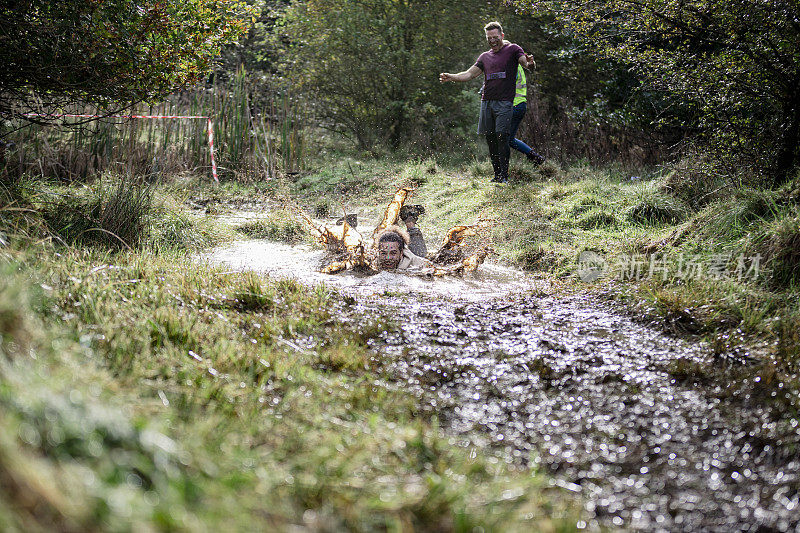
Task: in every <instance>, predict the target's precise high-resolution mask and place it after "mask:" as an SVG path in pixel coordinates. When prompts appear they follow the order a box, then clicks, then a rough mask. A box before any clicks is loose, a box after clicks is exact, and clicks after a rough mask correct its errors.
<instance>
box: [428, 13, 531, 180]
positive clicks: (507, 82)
mask: <svg viewBox="0 0 800 533" xmlns="http://www.w3.org/2000/svg"><path fill="white" fill-rule="evenodd" d="M483 29H484V31H485V32H486V41H487V42H488V43H489V48H490V50H488V51H486V52H484V53H482V54H481V55H480V56H479V57H478V60H477V61H475V64H474V65H472V66H471V67H469V68H468V69H467V70H465V71H463V72H459V73H458V74H450V73H449V72H442V73H441V74H439V81H440V82H441V83H444V82H447V81H460V82H464V81H469V80H471V79H474V78H477V77H478V76H479V75H480V74H481V72H482V73H483V75H484V81H483V90H482V91H481V114H480V118H479V119H478V134H479V135H485V136H486V144H487V146H488V147H489V157H490V158H491V160H492V168H493V169H494V178H492V181H493V182H495V183H505V182H507V181H508V158H509V156H510V154H511V148H510V146H509V143H508V141H509V134H510V133H511V121H512V119H513V114H514V106H513V103H514V95H515V93H516V80H517V65H522V66H523V67H524V68H528V66H529V65H533V56H532V55H530V54H526V53H525V52H524V51H523V50H522V48H521V47H520V46H519V45H516V44H514V43H510V42H507V41H505V42H504V41H503V37H504V34H503V27H502V26H501V25H500V23H499V22H490V23H489V24H487V25H486V26H485V27H484V28H483Z"/></svg>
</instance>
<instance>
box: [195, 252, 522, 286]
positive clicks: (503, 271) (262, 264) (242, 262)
mask: <svg viewBox="0 0 800 533" xmlns="http://www.w3.org/2000/svg"><path fill="white" fill-rule="evenodd" d="M323 256H324V251H322V250H320V249H317V248H314V247H311V246H308V245H297V246H291V245H287V244H280V243H275V242H269V241H264V240H248V241H237V242H235V243H232V244H230V245H227V246H223V247H220V248H217V249H215V250H213V251H212V252H211V253H209V254H206V255H205V256H203V258H204V259H207V260H208V261H210V262H211V263H214V264H222V265H226V266H228V267H230V268H231V269H233V270H252V271H253V272H259V273H264V274H268V275H269V276H270V277H274V278H293V279H296V280H297V281H300V282H302V283H305V284H307V285H317V284H320V283H324V284H325V285H328V286H331V287H336V288H339V289H343V290H345V291H346V292H348V293H351V294H352V293H355V294H358V295H362V296H370V295H374V294H382V293H386V292H391V293H396V294H413V293H418V294H427V295H431V296H437V297H446V298H457V299H464V300H469V301H479V300H484V299H486V298H494V297H498V296H502V295H505V294H509V293H512V292H516V293H519V292H522V291H526V290H530V289H533V288H535V284H534V281H533V280H532V279H530V278H529V277H528V276H525V274H523V273H522V272H519V271H517V270H513V269H510V268H505V267H502V266H500V265H494V264H489V263H486V264H484V265H483V266H481V267H480V268H479V269H478V271H477V272H473V273H468V274H466V275H464V277H453V276H448V277H444V278H437V279H428V278H425V277H421V276H416V275H410V274H406V273H402V272H380V273H378V274H375V275H372V276H366V275H361V274H356V273H354V272H342V273H339V274H334V275H330V274H322V273H321V272H319V267H320V265H321V263H322V259H323Z"/></svg>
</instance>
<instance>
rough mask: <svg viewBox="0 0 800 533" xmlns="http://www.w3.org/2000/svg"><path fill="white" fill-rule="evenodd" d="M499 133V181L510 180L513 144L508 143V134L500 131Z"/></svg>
mask: <svg viewBox="0 0 800 533" xmlns="http://www.w3.org/2000/svg"><path fill="white" fill-rule="evenodd" d="M496 135H497V148H498V150H497V152H498V153H497V160H498V165H499V166H500V173H499V178H500V179H499V181H501V182H506V181H508V159H509V158H510V157H511V146H510V145H509V144H508V140H509V139H508V135H507V134H505V133H498V134H496Z"/></svg>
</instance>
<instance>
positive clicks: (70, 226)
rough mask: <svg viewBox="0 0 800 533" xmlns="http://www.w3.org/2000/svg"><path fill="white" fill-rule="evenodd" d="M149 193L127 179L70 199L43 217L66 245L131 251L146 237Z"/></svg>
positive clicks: (118, 179) (149, 207) (101, 186)
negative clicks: (71, 243) (73, 243)
mask: <svg viewBox="0 0 800 533" xmlns="http://www.w3.org/2000/svg"><path fill="white" fill-rule="evenodd" d="M151 206H152V192H151V188H150V186H149V185H146V184H143V183H141V182H139V181H137V180H135V179H133V178H132V177H131V176H129V175H123V176H122V177H120V178H116V179H114V180H113V181H112V183H111V184H110V185H108V184H106V183H103V182H102V181H101V185H100V187H99V188H98V189H97V190H96V191H92V192H90V193H89V194H88V195H86V196H84V197H82V198H79V197H70V198H67V199H65V200H63V201H61V202H59V203H57V204H56V205H55V206H54V207H52V208H51V209H50V210H49V211H47V212H46V213H45V217H46V220H47V222H48V227H49V229H50V230H51V231H52V232H53V233H54V234H55V235H57V236H59V237H60V238H61V239H63V240H64V241H66V242H81V243H85V244H90V245H99V246H103V247H106V248H109V249H112V250H119V249H123V248H125V249H131V248H135V247H137V246H139V245H140V244H141V243H142V242H143V241H144V239H145V238H146V237H147V232H148V228H149V225H148V223H147V219H148V216H149V214H150V209H151Z"/></svg>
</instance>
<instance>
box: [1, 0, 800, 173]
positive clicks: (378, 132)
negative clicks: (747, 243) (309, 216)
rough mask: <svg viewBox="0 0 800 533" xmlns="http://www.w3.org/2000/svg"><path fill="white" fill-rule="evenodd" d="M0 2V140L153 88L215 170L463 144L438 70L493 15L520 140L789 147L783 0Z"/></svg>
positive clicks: (722, 151)
mask: <svg viewBox="0 0 800 533" xmlns="http://www.w3.org/2000/svg"><path fill="white" fill-rule="evenodd" d="M56 6H58V7H56ZM3 11H4V15H5V16H6V17H5V18H6V20H8V21H9V23H8V25H7V27H6V28H5V29H4V30H3V32H2V34H1V37H0V39H2V41H3V52H2V60H3V63H4V65H6V67H7V68H5V69H4V71H3V73H2V81H0V91H2V92H3V94H4V98H3V104H2V106H0V113H2V116H3V117H4V120H3V124H2V135H3V137H4V139H7V140H14V139H13V137H14V135H17V137H18V140H19V135H20V134H21V133H20V131H17V132H16V133H12V132H14V131H15V130H18V128H22V131H23V132H28V134H29V135H30V132H31V131H32V130H31V128H29V127H27V126H26V124H27V123H29V122H31V121H32V122H35V123H42V122H48V120H47V119H44V118H43V117H41V116H39V117H30V116H27V117H25V116H23V113H26V112H27V113H30V112H31V111H33V112H37V113H49V112H58V111H59V110H60V112H65V111H69V110H73V111H78V110H79V111H82V112H86V110H87V109H88V108H89V107H91V108H92V109H94V110H96V111H98V112H100V113H103V112H110V111H114V110H117V109H123V108H124V109H131V108H132V106H136V104H137V103H138V104H139V109H141V104H142V103H145V102H146V103H148V104H149V106H150V107H149V109H151V110H152V106H153V104H156V105H161V106H162V108H163V105H164V104H162V103H161V102H163V101H164V98H167V101H169V102H171V103H170V106H171V107H170V109H171V112H172V113H177V112H179V111H178V109H180V112H184V113H188V112H194V113H205V114H210V115H213V116H214V119H215V121H217V125H218V128H219V129H220V130H222V131H224V134H223V135H222V138H221V141H220V146H219V149H220V154H221V157H222V160H223V161H225V162H226V163H228V164H227V165H223V166H224V167H226V168H228V169H230V170H231V171H235V170H237V169H238V167H242V166H243V165H245V163H247V165H249V166H248V167H247V168H250V170H251V171H253V170H254V169H256V168H259V167H258V164H257V163H256V162H254V159H253V158H248V157H246V152H248V151H252V152H254V153H257V154H258V156H255V159H259V157H260V158H261V159H264V157H265V156H266V155H269V156H270V158H273V157H274V156H276V155H277V154H278V153H279V152H284V153H283V154H282V156H281V157H280V158H279V159H276V161H278V160H279V161H280V162H281V164H282V166H287V167H289V166H297V157H298V156H299V154H295V155H294V156H291V157H290V156H289V155H288V154H286V153H285V152H289V151H292V150H295V151H296V152H299V151H302V150H303V148H302V146H301V145H302V143H303V141H307V144H306V145H305V146H306V148H307V149H309V146H315V145H316V143H315V141H314V138H315V136H316V135H318V132H319V131H321V130H320V129H319V128H322V129H323V130H327V131H330V132H336V133H337V134H341V135H342V136H344V137H346V138H347V139H350V140H351V141H352V142H353V143H354V144H355V145H356V146H357V147H358V148H359V149H362V150H368V151H370V152H373V153H381V152H382V151H383V152H385V151H393V150H397V149H401V148H402V149H404V150H407V151H409V152H411V153H425V152H429V151H431V150H433V151H453V150H457V149H461V150H471V149H473V148H472V143H473V141H474V138H475V136H474V133H473V132H474V129H475V126H474V123H475V120H476V119H475V117H476V116H477V108H478V89H479V87H480V83H479V82H478V81H475V82H472V83H468V84H463V85H462V84H445V85H442V84H439V83H438V81H437V75H438V73H439V72H442V71H458V70H463V69H466V68H467V67H468V66H470V65H471V64H472V62H473V61H474V60H475V58H476V56H477V55H478V54H479V53H480V52H481V51H482V50H483V49H485V42H484V41H485V39H484V36H483V31H482V27H483V25H484V24H485V22H486V21H488V20H495V19H497V20H500V21H501V22H502V23H503V24H504V28H505V32H506V37H507V38H508V39H510V40H512V41H514V42H517V43H519V44H520V45H522V46H523V47H524V48H525V49H526V50H527V51H529V52H531V53H532V54H533V55H534V56H535V58H536V61H537V67H538V68H537V70H536V72H535V73H534V74H532V75H531V76H530V78H531V80H530V82H531V83H530V85H531V90H530V91H529V112H528V115H527V117H526V119H525V122H524V124H523V127H522V129H521V132H520V134H521V136H522V137H523V138H525V139H528V140H530V141H531V142H532V143H533V144H534V145H535V146H536V147H537V148H538V149H539V150H540V151H542V152H544V153H546V154H547V155H548V156H549V157H551V158H553V157H554V158H557V159H558V160H562V161H570V160H576V159H584V160H587V161H589V162H592V163H598V164H599V163H609V162H621V163H623V164H626V165H634V166H637V165H638V166H647V165H654V164H662V163H665V162H672V163H674V162H676V161H679V160H680V159H681V158H689V159H691V160H692V161H693V162H694V163H693V164H695V165H703V166H704V168H705V167H707V166H709V165H710V166H711V167H713V169H714V170H713V173H714V174H715V175H716V174H719V173H721V174H724V175H725V177H726V178H729V179H732V180H734V181H735V182H736V183H741V182H742V181H745V182H747V183H750V184H752V185H757V186H768V187H771V186H776V185H780V184H781V183H784V182H785V181H786V180H788V179H789V178H791V177H792V175H793V174H792V173H793V172H794V170H795V169H796V167H797V165H798V161H800V152H799V151H798V139H799V137H798V135H799V133H798V132H799V131H800V89H799V88H798V87H800V44H798V43H800V21H799V20H798V12H799V10H798V6H797V5H796V3H793V2H790V1H788V0H786V1H779V0H778V1H770V2H745V1H735V2H723V1H708V0H703V1H699V0H698V1H692V2H679V3H678V2H675V3H672V2H667V3H664V2H659V1H655V0H648V1H646V2H632V1H620V0H607V1H593V2H547V1H542V2H522V1H517V2H508V1H505V2H488V3H487V2H470V1H469V0H468V1H467V2H466V3H460V4H458V5H457V6H456V5H454V4H453V3H452V2H449V1H446V0H436V1H430V2H426V1H414V0H385V1H381V0H370V1H343V2H339V1H337V2H330V1H327V0H310V1H295V2H286V1H282V0H260V1H251V2H250V3H249V4H248V5H245V4H241V3H238V2H232V1H231V2H219V3H216V4H213V5H212V4H210V3H207V2H202V1H199V0H197V1H194V2H185V3H180V4H179V3H177V2H168V3H155V2H153V3H148V2H146V3H144V4H141V5H140V4H137V3H134V2H128V1H122V0H117V1H115V2H105V3H103V7H102V8H99V7H97V5H95V4H91V3H90V4H85V3H83V2H77V1H74V2H60V3H58V4H56V5H50V3H48V2H36V1H28V2H10V3H9V2H7V3H4V6H3ZM248 27H249V28H248ZM243 32H245V33H243ZM237 36H241V37H239V38H238V40H237V41H236V42H235V43H231V40H232V39H235V38H236V37H237ZM226 42H227V44H225V43H226ZM219 58H221V59H219ZM197 82H200V83H199V85H198V84H196V83H197ZM170 95H171V96H170ZM223 100H224V102H223ZM189 102H191V104H189ZM190 108H191V109H190ZM20 119H23V120H20ZM58 122H59V123H60V124H62V125H63V122H64V121H58ZM67 122H69V121H67ZM72 122H76V121H74V120H73V121H72ZM77 122H81V121H77ZM83 122H84V125H83V127H88V128H90V129H91V128H95V129H94V130H91V133H96V128H97V127H98V126H96V125H92V126H87V125H86V124H87V121H83ZM233 122H238V123H237V124H235V125H234V124H233ZM150 127H151V126H150ZM151 129H152V127H151ZM289 130H291V133H292V135H294V138H293V139H291V140H290V139H289ZM300 130H303V132H304V134H305V138H303V139H301V138H300V137H301V136H303V133H301V132H300ZM62 137H63V136H62ZM201 137H202V135H201V134H199V133H197V132H192V133H189V132H181V133H180V134H179V135H177V136H176V135H173V136H172V137H171V138H170V141H171V142H172V143H187V142H193V143H195V145H196V147H195V148H194V150H193V152H194V156H193V157H194V159H195V161H194V163H195V164H200V163H201V161H200V158H202V157H203V156H202V150H201V147H202V145H201V144H198V142H199V141H198V139H199V138H201ZM275 137H281V141H280V142H279V146H274V147H273V146H270V142H275ZM187 138H188V139H189V140H187ZM259 138H260V140H261V144H262V145H263V146H256V145H257V144H259V143H258V141H259ZM25 139H27V140H25ZM62 140H63V139H62ZM15 142H16V141H15ZM149 142H150V143H151V144H152V143H153V139H152V134H151V136H150V138H149ZM30 143H31V140H30V138H29V137H23V138H22V141H21V142H17V145H22V146H19V148H20V150H21V151H24V150H25V149H27V146H25V145H29V144H30ZM50 144H52V142H51V143H50ZM311 149H313V148H311ZM73 151H78V152H80V150H78V149H74V150H73ZM184 151H187V150H184ZM189 151H191V150H189ZM267 151H269V152H270V153H269V154H266V152H267ZM17 155H18V157H17V158H16V159H14V158H11V157H9V156H6V157H5V159H6V161H5V166H6V171H9V170H10V167H9V165H11V164H10V163H9V162H8V160H11V159H14V160H15V161H16V162H15V163H14V164H13V165H11V167H14V166H17V167H20V166H21V167H25V168H27V167H26V166H25V161H24V160H25V159H26V157H20V156H19V154H17ZM150 159H152V157H150ZM292 161H294V163H293V162H292ZM205 164H207V162H205ZM84 166H85V164H84ZM272 166H274V165H272ZM262 167H263V165H262ZM242 168H244V167H242ZM261 170H262V171H265V172H267V173H270V174H272V173H274V172H275V171H276V169H275V168H272V167H271V166H269V165H267V166H266V167H264V168H261ZM288 170H291V168H288ZM18 171H21V170H20V169H18ZM85 172H86V171H85V170H83V171H82V172H81V174H85ZM716 185H717V186H718V185H719V184H718V183H717V184H716Z"/></svg>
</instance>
